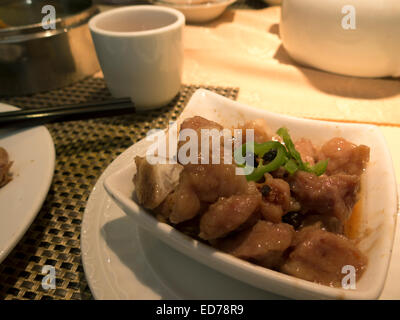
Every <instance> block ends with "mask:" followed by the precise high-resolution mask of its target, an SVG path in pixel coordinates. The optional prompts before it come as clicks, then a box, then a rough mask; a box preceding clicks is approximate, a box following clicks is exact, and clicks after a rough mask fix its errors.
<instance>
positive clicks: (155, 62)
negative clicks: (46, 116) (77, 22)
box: [89, 5, 185, 110]
mask: <svg viewBox="0 0 400 320" xmlns="http://www.w3.org/2000/svg"><path fill="white" fill-rule="evenodd" d="M184 25H185V17H184V15H183V14H182V13H181V12H179V11H177V10H175V9H172V8H166V7H160V6H151V5H144V6H129V7H121V8H117V9H112V10H109V11H105V12H102V13H100V14H98V15H96V16H95V17H93V18H92V19H91V20H90V21H89V28H90V31H91V34H92V38H93V42H94V45H95V48H96V53H97V56H98V59H99V61H100V65H101V68H102V70H103V74H104V77H105V81H106V83H107V86H108V88H109V90H110V92H111V94H112V95H113V96H114V97H116V98H121V97H130V98H131V99H132V101H133V102H134V103H135V105H136V108H137V109H138V110H146V109H155V108H159V107H162V106H164V105H166V104H167V103H168V102H170V101H171V100H172V99H173V98H174V97H175V96H176V95H177V94H178V92H179V90H180V87H181V76H182V65H183V44H182V36H183V27H184Z"/></svg>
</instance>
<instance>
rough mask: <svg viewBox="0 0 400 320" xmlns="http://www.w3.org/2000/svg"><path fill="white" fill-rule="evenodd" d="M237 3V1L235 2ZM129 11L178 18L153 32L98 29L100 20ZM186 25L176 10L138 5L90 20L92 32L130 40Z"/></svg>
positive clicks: (108, 12) (104, 13) (118, 9)
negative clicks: (156, 13) (130, 38)
mask: <svg viewBox="0 0 400 320" xmlns="http://www.w3.org/2000/svg"><path fill="white" fill-rule="evenodd" d="M235 1H236V0H235ZM127 11H134V12H140V11H154V12H160V11H161V12H166V13H169V14H172V15H174V16H175V17H176V21H174V22H173V23H171V24H168V25H166V26H163V27H160V28H155V29H151V30H144V31H124V32H122V31H110V30H105V29H103V28H100V27H98V26H97V25H98V23H99V21H100V20H102V19H105V18H107V17H110V16H113V15H118V14H119V13H121V12H123V13H126V12H127ZM184 24H185V16H184V15H183V13H182V12H180V11H178V10H175V9H174V8H169V7H164V6H151V5H136V6H128V7H123V8H115V9H111V10H108V11H104V12H101V13H99V14H97V15H95V16H94V17H93V18H91V19H90V20H89V28H90V30H91V31H92V32H95V33H98V34H102V35H105V36H109V37H114V38H120V37H122V38H129V37H145V36H149V35H155V34H160V33H164V32H166V31H170V30H176V29H179V28H180V27H181V26H182V25H184Z"/></svg>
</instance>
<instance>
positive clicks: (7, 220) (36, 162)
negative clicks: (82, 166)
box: [0, 103, 55, 262]
mask: <svg viewBox="0 0 400 320" xmlns="http://www.w3.org/2000/svg"><path fill="white" fill-rule="evenodd" d="M13 110H17V108H15V107H12V106H9V105H6V104H2V103H0V112H5V111H13ZM0 147H3V148H5V149H6V150H7V152H8V154H9V157H10V160H11V161H13V165H12V167H11V172H12V174H13V180H12V181H11V182H9V183H8V184H7V185H5V186H4V187H3V188H1V189H0V262H1V261H3V260H4V259H5V258H6V256H7V255H8V253H9V252H10V251H11V250H12V249H13V248H14V246H15V245H16V244H17V243H18V241H19V240H20V239H21V237H22V236H23V235H24V233H25V232H26V230H27V229H28V227H29V226H30V225H31V223H32V221H33V220H34V218H35V217H36V215H37V213H38V212H39V210H40V208H41V206H42V204H43V201H44V200H45V198H46V195H47V192H48V191H49V188H50V184H51V181H52V179H53V173H54V163H55V151H54V144H53V139H52V138H51V135H50V133H49V131H48V130H47V129H46V128H45V127H43V126H40V127H34V128H31V129H21V130H7V129H0Z"/></svg>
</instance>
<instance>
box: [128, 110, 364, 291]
mask: <svg viewBox="0 0 400 320" xmlns="http://www.w3.org/2000/svg"><path fill="white" fill-rule="evenodd" d="M183 128H184V129H193V130H194V131H195V132H196V133H200V132H201V129H218V130H222V129H223V128H222V126H221V125H219V124H218V123H215V122H213V121H209V120H207V119H204V118H202V117H199V116H196V117H193V118H190V119H186V120H185V121H184V122H183V123H182V125H181V130H182V129H183ZM238 128H241V129H253V130H254V140H255V141H254V144H253V145H254V146H255V147H254V149H251V152H253V156H254V161H253V163H252V164H251V166H253V167H254V172H255V173H251V174H248V175H239V174H237V169H238V168H239V167H243V164H239V163H238V162H237V161H236V158H234V157H233V158H234V159H233V161H231V163H226V162H225V163H223V162H221V163H219V164H201V163H197V164H193V163H187V164H182V163H177V164H168V165H163V164H158V165H157V164H155V165H150V164H149V163H146V159H145V158H139V157H137V158H136V159H135V161H136V164H137V174H136V175H135V178H134V183H135V188H136V193H137V195H139V197H138V199H139V202H140V204H142V205H143V206H144V207H146V208H148V209H151V210H152V211H153V212H154V214H155V215H156V216H157V217H158V218H159V219H160V220H162V221H164V222H167V223H170V224H171V225H173V226H174V227H176V228H177V229H178V230H181V231H182V232H184V233H186V234H188V235H190V236H193V237H195V238H197V239H198V240H201V241H203V242H205V243H208V244H209V245H211V246H213V247H215V248H217V249H219V250H221V251H224V252H226V253H229V254H232V255H233V256H235V257H238V258H240V259H244V260H247V261H249V262H251V263H254V264H258V265H260V266H263V267H266V268H271V269H274V270H278V271H281V272H283V273H286V274H289V275H292V276H295V277H298V278H301V279H305V280H309V281H313V282H316V283H320V284H324V285H329V286H340V284H341V279H342V278H343V276H344V275H343V273H342V268H343V267H344V266H347V265H350V266H353V267H354V269H355V270H356V276H357V278H356V279H359V278H360V277H361V275H362V274H363V272H364V271H365V268H366V266H367V262H368V261H367V258H366V256H365V255H364V254H363V253H362V252H361V251H360V250H359V249H358V248H357V246H356V244H355V243H354V242H353V241H352V240H350V239H348V238H347V237H346V235H345V234H344V230H345V229H344V226H345V224H346V222H347V220H348V219H349V217H350V216H351V214H352V210H353V207H354V205H355V203H356V202H357V201H358V198H359V191H360V181H361V175H362V174H363V172H364V171H365V169H366V166H367V164H368V161H369V148H368V147H367V146H364V145H360V146H357V145H354V144H353V143H351V142H349V141H346V140H345V139H343V138H339V137H336V138H333V139H331V140H329V141H327V142H326V143H325V144H323V145H322V146H315V145H313V143H312V142H311V141H310V140H308V139H306V138H302V139H299V140H298V141H296V142H294V143H293V142H292V141H291V138H290V136H289V134H288V131H287V130H286V129H285V128H281V129H279V130H278V131H277V133H278V135H279V136H275V137H274V139H273V136H272V135H271V133H270V130H269V129H268V128H267V126H266V124H265V121H263V120H256V121H251V122H248V123H246V124H245V125H244V126H238ZM198 141H201V140H200V139H199V140H198ZM219 142H220V143H221V150H223V149H224V148H225V147H227V146H223V145H222V143H223V142H222V139H221V140H220V141H219ZM183 145H184V143H182V141H181V142H180V143H179V144H178V153H179V148H182V146H183ZM242 148H243V149H240V150H241V151H240V150H239V151H240V152H242V155H243V156H244V157H247V155H248V152H249V151H248V150H247V149H245V148H247V145H246V144H243V146H242ZM210 150H211V149H210ZM202 152H204V149H202V148H201V146H200V144H199V146H198V150H197V155H198V159H204V154H202ZM219 153H220V154H221V155H224V154H223V152H219ZM207 156H208V155H207ZM224 156H225V157H226V154H225V155H224ZM222 158H223V157H222ZM246 159H247V158H246ZM225 160H226V159H225ZM178 162H179V159H178ZM152 166H155V167H154V168H152ZM149 172H150V173H149ZM171 172H173V173H174V174H171Z"/></svg>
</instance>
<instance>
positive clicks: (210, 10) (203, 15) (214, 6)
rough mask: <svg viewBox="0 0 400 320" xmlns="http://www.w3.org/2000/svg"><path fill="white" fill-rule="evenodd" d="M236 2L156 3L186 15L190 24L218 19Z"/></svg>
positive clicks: (230, 0) (226, 0)
mask: <svg viewBox="0 0 400 320" xmlns="http://www.w3.org/2000/svg"><path fill="white" fill-rule="evenodd" d="M234 2H236V0H219V1H210V2H207V3H202V4H181V3H171V2H164V1H162V0H160V1H156V2H155V3H156V4H157V5H160V6H166V7H171V8H174V9H177V10H179V11H180V12H182V13H183V14H184V15H185V19H186V22H188V23H204V22H209V21H212V20H214V19H216V18H218V17H219V16H220V15H221V14H222V13H223V12H224V11H225V9H226V8H227V7H228V6H230V5H231V4H233V3H234Z"/></svg>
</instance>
